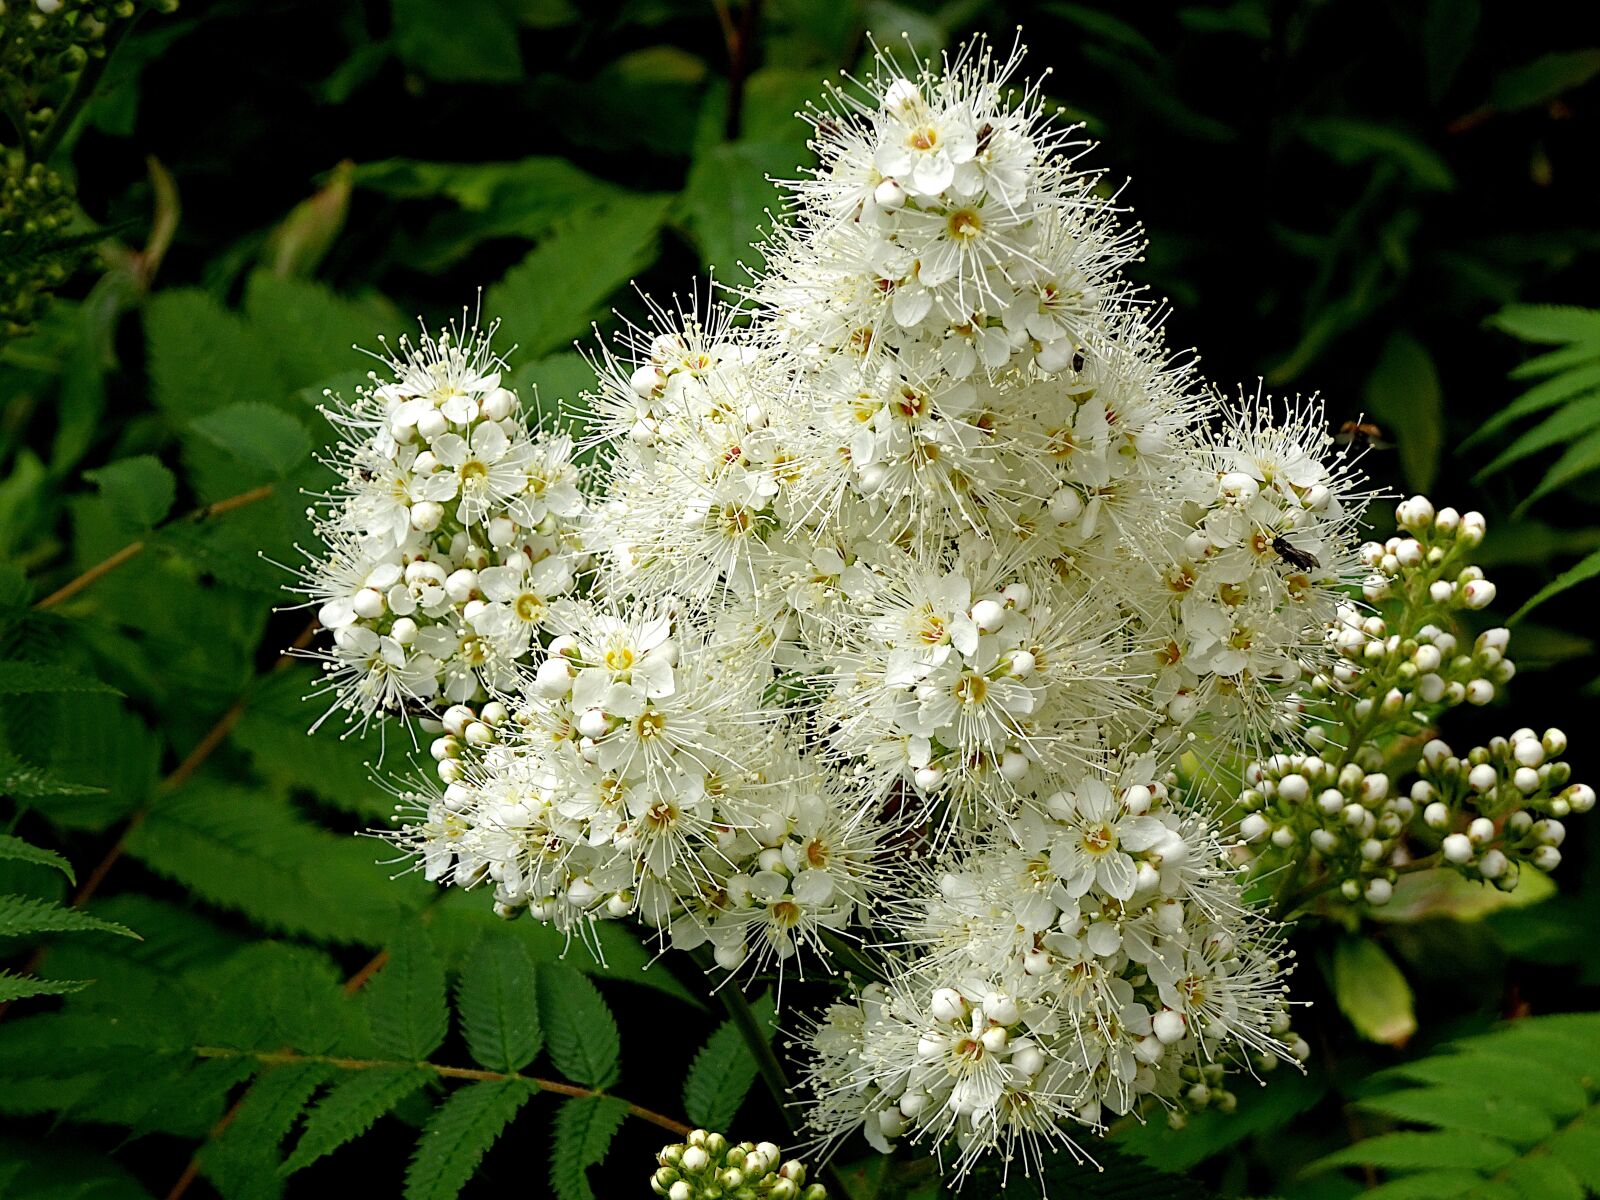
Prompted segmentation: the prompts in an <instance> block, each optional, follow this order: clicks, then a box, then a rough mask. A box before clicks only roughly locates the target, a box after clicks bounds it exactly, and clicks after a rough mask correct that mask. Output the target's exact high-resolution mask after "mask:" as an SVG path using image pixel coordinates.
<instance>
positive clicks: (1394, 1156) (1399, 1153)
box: [1312, 1131, 1517, 1171]
mask: <svg viewBox="0 0 1600 1200" xmlns="http://www.w3.org/2000/svg"><path fill="white" fill-rule="evenodd" d="M1516 1156H1517V1152H1516V1151H1515V1150H1513V1149H1512V1148H1511V1147H1510V1146H1508V1145H1506V1144H1505V1143H1504V1142H1500V1141H1495V1140H1494V1139H1492V1138H1486V1137H1483V1136H1481V1135H1479V1134H1472V1133H1454V1132H1436V1133H1411V1132H1407V1131H1402V1132H1399V1133H1381V1134H1379V1135H1378V1136H1377V1137H1370V1138H1363V1139H1362V1140H1361V1141H1359V1142H1357V1143H1356V1144H1355V1145H1353V1146H1346V1147H1345V1148H1344V1149H1343V1150H1336V1151H1335V1152H1334V1153H1332V1154H1329V1155H1325V1156H1324V1157H1322V1158H1319V1159H1318V1160H1317V1161H1316V1162H1315V1163H1313V1164H1312V1167H1313V1169H1316V1170H1326V1169H1327V1168H1329V1167H1347V1166H1360V1167H1383V1168H1386V1169H1390V1170H1422V1169H1426V1168H1437V1167H1462V1168H1466V1169H1469V1170H1471V1169H1476V1170H1479V1171H1494V1170H1498V1169H1499V1168H1500V1167H1503V1166H1505V1165H1506V1164H1507V1163H1509V1162H1511V1161H1512V1160H1513V1159H1514V1158H1516Z"/></svg>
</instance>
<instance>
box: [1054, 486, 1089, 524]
mask: <svg viewBox="0 0 1600 1200" xmlns="http://www.w3.org/2000/svg"><path fill="white" fill-rule="evenodd" d="M1050 515H1051V516H1052V517H1053V518H1054V519H1055V520H1056V522H1057V524H1060V525H1066V524H1068V523H1069V522H1072V521H1076V520H1077V519H1078V518H1079V517H1080V516H1082V515H1083V497H1082V496H1080V495H1078V493H1077V492H1076V491H1075V490H1073V489H1072V488H1069V487H1064V488H1060V489H1058V490H1057V491H1056V493H1055V495H1053V496H1051V497H1050Z"/></svg>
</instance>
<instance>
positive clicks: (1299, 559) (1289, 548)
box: [1272, 533, 1322, 571]
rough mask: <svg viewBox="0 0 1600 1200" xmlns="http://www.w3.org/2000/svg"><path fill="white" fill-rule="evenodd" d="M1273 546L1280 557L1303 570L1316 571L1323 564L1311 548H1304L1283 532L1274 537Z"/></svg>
mask: <svg viewBox="0 0 1600 1200" xmlns="http://www.w3.org/2000/svg"><path fill="white" fill-rule="evenodd" d="M1272 548H1273V549H1274V550H1276V551H1277V552H1278V557H1279V558H1281V559H1283V561H1284V562H1286V563H1288V564H1289V565H1290V566H1291V567H1299V568H1300V569H1301V570H1302V571H1315V570H1316V569H1317V568H1318V567H1320V566H1321V565H1322V562H1321V561H1320V560H1319V559H1318V558H1317V556H1316V555H1315V554H1313V553H1311V551H1309V550H1302V549H1300V547H1299V546H1296V545H1295V544H1294V543H1293V542H1291V541H1290V540H1289V539H1288V538H1286V537H1284V536H1283V534H1281V533H1280V534H1279V535H1278V536H1277V537H1275V538H1273V539H1272Z"/></svg>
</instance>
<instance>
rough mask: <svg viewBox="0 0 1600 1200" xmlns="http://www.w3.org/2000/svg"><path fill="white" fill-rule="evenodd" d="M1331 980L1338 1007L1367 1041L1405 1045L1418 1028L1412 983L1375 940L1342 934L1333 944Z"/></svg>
mask: <svg viewBox="0 0 1600 1200" xmlns="http://www.w3.org/2000/svg"><path fill="white" fill-rule="evenodd" d="M1331 982H1332V984H1333V994H1334V999H1335V1000H1337V1001H1338V1004H1339V1011H1340V1012H1342V1013H1344V1015H1345V1016H1346V1017H1348V1018H1349V1019H1350V1024H1352V1025H1353V1026H1355V1029H1356V1032H1357V1033H1359V1034H1360V1035H1361V1036H1362V1037H1364V1038H1366V1039H1367V1040H1368V1041H1370V1042H1382V1043H1384V1044H1385V1045H1390V1046H1402V1045H1404V1044H1405V1043H1406V1042H1407V1041H1408V1040H1410V1038H1411V1035H1412V1034H1414V1033H1415V1032H1416V1031H1417V1019H1416V1016H1415V1015H1414V1014H1413V1013H1412V1007H1411V985H1410V984H1409V983H1407V982H1406V977H1405V976H1404V975H1402V974H1401V973H1400V968H1399V967H1397V966H1395V965H1394V960H1393V959H1392V958H1390V957H1389V956H1388V955H1387V954H1386V953H1384V950H1383V947H1381V946H1379V945H1378V944H1377V943H1376V942H1374V941H1370V940H1368V939H1366V938H1361V937H1344V938H1341V939H1340V940H1339V941H1338V942H1337V943H1336V944H1335V945H1334V948H1333V970H1332V979H1331Z"/></svg>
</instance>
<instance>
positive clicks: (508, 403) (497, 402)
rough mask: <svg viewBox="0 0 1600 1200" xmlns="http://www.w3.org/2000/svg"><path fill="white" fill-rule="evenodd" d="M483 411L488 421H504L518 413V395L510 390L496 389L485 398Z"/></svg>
mask: <svg viewBox="0 0 1600 1200" xmlns="http://www.w3.org/2000/svg"><path fill="white" fill-rule="evenodd" d="M482 411H483V415H484V418H485V419H486V420H490V421H504V420H505V419H506V418H507V417H509V416H510V415H511V414H512V413H514V412H516V411H517V394H516V393H515V392H513V391H511V390H510V389H509V388H503V387H502V388H495V389H494V390H493V391H492V392H490V393H489V394H488V395H487V396H485V397H484V398H483V409H482Z"/></svg>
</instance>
